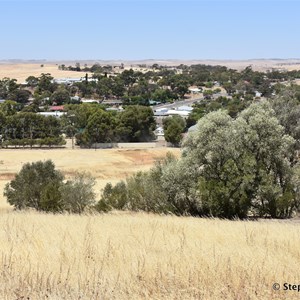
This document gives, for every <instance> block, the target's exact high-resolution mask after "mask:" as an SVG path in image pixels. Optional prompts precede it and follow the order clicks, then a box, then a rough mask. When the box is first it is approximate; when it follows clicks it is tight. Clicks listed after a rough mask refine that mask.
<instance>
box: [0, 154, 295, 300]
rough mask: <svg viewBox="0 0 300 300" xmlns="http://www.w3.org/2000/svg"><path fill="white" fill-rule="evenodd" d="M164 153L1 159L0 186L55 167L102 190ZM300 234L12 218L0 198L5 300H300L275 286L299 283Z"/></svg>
mask: <svg viewBox="0 0 300 300" xmlns="http://www.w3.org/2000/svg"><path fill="white" fill-rule="evenodd" d="M168 150H170V149H148V150H97V151H94V150H70V149H59V150H1V159H0V175H1V176H0V184H1V186H3V185H4V183H5V182H7V180H10V179H11V177H12V176H14V174H15V173H16V172H18V171H19V169H20V168H21V167H22V164H23V163H24V162H27V161H36V160H40V159H49V158H50V159H53V161H54V162H55V164H56V166H57V167H58V168H59V169H61V170H62V171H63V172H65V174H70V173H72V172H73V171H74V170H76V169H80V170H89V171H90V172H92V174H93V175H95V176H96V177H97V180H98V186H101V185H103V184H104V183H105V182H108V181H113V180H115V181H116V180H119V179H120V178H124V176H126V175H128V174H131V173H133V172H134V171H136V170H140V169H142V170H145V169H149V168H150V167H151V165H152V164H153V162H154V160H155V159H156V158H158V157H161V156H163V155H165V154H166V152H167V151H168ZM171 150H172V149H171ZM172 151H173V153H175V154H176V155H179V150H177V149H173V150H172ZM124 169H125V170H126V172H125V171H124ZM299 226H300V225H299V224H298V223H296V222H295V223H293V222H290V221H287V222H277V221H265V222H242V221H225V220H217V219H200V218H192V217H175V216H158V215H152V214H144V213H126V212H124V213H119V212H113V213H110V214H105V215H104V214H103V215H102V214H96V215H81V216H79V215H67V214H65V215H52V214H42V213H37V212H33V211H27V212H14V211H12V208H11V207H9V205H8V204H7V203H6V202H5V200H4V199H3V198H2V199H1V200H0V228H1V230H0V243H1V244H0V245H1V246H0V249H1V253H0V255H1V261H0V272H1V275H0V299H7V300H11V299H30V300H40V299H50V300H61V299H70V300H71V299H72V300H73V299H82V300H84V299H95V300H96V299H97V300H98V299H99V300H100V299H101V300H102V299H121V300H122V299H205V300H206V299H208V300H210V299H266V300H268V299H298V298H299V295H300V294H298V292H296V291H273V290H272V284H273V283H274V282H278V283H280V284H281V285H282V284H283V283H284V282H288V283H291V284H294V283H295V284H298V283H300V275H299V272H298V271H297V270H298V266H299V263H300V227H299Z"/></svg>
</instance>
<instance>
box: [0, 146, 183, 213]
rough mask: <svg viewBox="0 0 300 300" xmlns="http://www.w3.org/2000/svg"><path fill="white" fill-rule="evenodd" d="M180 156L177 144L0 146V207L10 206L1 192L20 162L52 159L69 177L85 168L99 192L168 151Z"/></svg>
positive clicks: (21, 163) (150, 164)
mask: <svg viewBox="0 0 300 300" xmlns="http://www.w3.org/2000/svg"><path fill="white" fill-rule="evenodd" d="M168 151H169V152H172V153H173V154H174V155H176V156H179V155H180V150H179V149H176V148H156V149H155V148H153V149H143V150H141V149H136V150H134V149H133V150H128V149H104V150H96V151H95V150H93V149H75V150H72V149H51V150H48V149H43V150H41V149H33V150H30V149H26V150H24V149H17V150H12V149H9V150H1V158H0V191H1V193H0V208H1V207H2V208H4V207H6V208H9V205H8V204H7V203H6V200H5V199H4V198H3V196H2V191H3V187H4V185H5V184H6V183H7V182H8V181H10V180H12V179H13V178H14V176H15V174H16V173H18V172H19V171H20V170H21V168H22V165H23V164H24V163H27V162H34V161H38V160H47V159H51V160H53V162H54V164H55V166H56V168H57V169H59V170H61V171H62V172H63V173H64V174H65V176H66V177H67V178H68V177H70V176H71V175H73V174H74V173H75V172H76V171H88V172H90V173H91V174H92V175H93V176H94V177H95V178H96V183H97V184H96V187H95V192H96V193H98V194H99V193H100V191H101V189H102V188H104V186H105V184H106V183H108V182H112V183H116V182H118V181H119V180H121V179H125V178H126V177H127V176H129V175H132V174H133V173H135V172H137V171H145V170H148V169H150V168H151V166H152V165H153V164H154V162H155V161H156V160H158V159H160V158H163V157H165V155H166V153H167V152H168Z"/></svg>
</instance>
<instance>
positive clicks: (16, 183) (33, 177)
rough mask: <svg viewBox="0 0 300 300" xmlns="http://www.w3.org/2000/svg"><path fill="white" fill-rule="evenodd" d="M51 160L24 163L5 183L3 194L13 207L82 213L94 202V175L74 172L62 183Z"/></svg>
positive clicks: (58, 172)
mask: <svg viewBox="0 0 300 300" xmlns="http://www.w3.org/2000/svg"><path fill="white" fill-rule="evenodd" d="M63 180H64V176H63V175H62V173H61V172H60V171H57V170H55V166H54V163H53V162H52V161H51V160H47V161H45V162H42V161H38V162H34V163H31V164H30V163H27V164H25V165H24V166H23V167H22V169H21V171H20V172H19V174H17V175H16V178H15V179H14V180H12V181H11V182H10V183H8V184H7V185H6V186H5V189H4V196H6V197H7V201H8V202H9V203H10V204H11V205H13V206H14V207H15V209H25V208H34V209H36V210H38V211H46V212H54V213H56V212H63V211H67V212H70V213H82V212H83V211H84V210H85V209H86V208H88V207H92V206H93V205H94V203H95V193H94V191H93V187H94V185H95V179H94V178H93V177H92V176H91V175H90V174H88V173H84V172H83V173H76V174H75V176H74V178H73V179H72V180H68V181H67V182H66V183H64V181H63Z"/></svg>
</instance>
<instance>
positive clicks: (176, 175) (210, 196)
mask: <svg viewBox="0 0 300 300" xmlns="http://www.w3.org/2000/svg"><path fill="white" fill-rule="evenodd" d="M295 142H296V140H295V139H294V138H293V137H292V136H290V135H288V134H287V133H286V128H285V127H283V126H282V125H280V123H279V120H278V118H277V117H276V113H275V111H274V110H273V109H272V107H271V105H270V104H269V103H268V102H262V103H259V104H252V105H251V106H250V107H249V108H247V109H246V110H244V111H243V112H242V113H240V114H239V115H238V117H237V118H236V119H233V118H231V117H230V116H229V115H228V114H227V112H226V111H217V112H213V113H210V114H208V115H206V116H205V117H203V118H202V119H200V121H199V122H198V125H197V130H196V131H194V132H192V133H189V134H188V136H187V138H186V139H185V140H184V141H183V144H182V145H183V148H182V158H181V159H180V160H178V161H177V160H174V159H173V160H166V161H165V162H164V163H160V164H158V165H157V166H155V167H154V168H153V169H152V170H151V171H150V172H144V173H138V174H136V175H134V176H132V177H131V178H129V179H127V182H126V184H125V183H123V190H122V195H123V196H122V197H121V198H122V203H123V206H122V209H133V210H146V211H154V212H172V213H176V214H179V215H181V214H191V215H206V216H216V217H224V218H235V217H239V218H244V217H247V216H249V215H250V214H251V215H256V216H257V215H258V216H271V217H290V216H291V215H292V213H293V212H294V211H295V210H296V209H297V208H298V206H299V198H300V197H299V190H300V187H299V186H298V185H299V184H298V182H299V181H298V180H297V178H298V177H299V176H300V175H299V174H300V172H299V169H300V168H299V167H298V165H296V166H294V162H295V157H296V156H295ZM297 176H298V177H297ZM116 194H118V193H117V192H116V190H115V189H114V188H113V187H111V193H110V203H113V201H112V199H115V197H116ZM108 198H109V197H107V195H104V196H103V197H102V200H101V201H102V203H106V202H107V199H108ZM111 208H117V207H116V206H114V205H111ZM119 208H120V207H119Z"/></svg>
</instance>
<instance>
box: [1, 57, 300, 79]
mask: <svg viewBox="0 0 300 300" xmlns="http://www.w3.org/2000/svg"><path fill="white" fill-rule="evenodd" d="M75 63H76V62H75V61H66V62H51V61H47V62H40V63H31V62H27V63H26V62H15V63H3V62H1V61H0V79H2V78H3V77H9V78H15V79H17V80H18V83H22V82H24V81H25V79H26V78H27V77H28V76H30V75H33V76H40V75H41V73H50V74H51V75H52V76H53V77H54V78H64V77H70V78H78V77H82V76H84V75H85V73H84V72H75V71H62V70H58V65H59V64H65V65H66V66H69V65H73V66H74V65H75ZM85 63H87V64H88V65H89V66H91V65H93V64H94V63H95V62H91V61H81V65H84V64H85ZM124 63H125V69H130V68H133V69H134V70H135V71H146V69H141V68H139V67H138V66H137V65H138V64H147V65H149V66H150V65H153V64H154V63H158V64H161V65H172V66H173V65H180V64H187V65H191V64H206V65H223V66H226V67H228V68H233V69H237V70H242V69H244V68H246V67H247V66H250V65H251V66H252V68H253V69H254V70H256V71H266V70H270V69H272V68H275V69H276V68H279V69H285V70H289V71H290V70H299V69H300V60H299V59H286V60H272V59H263V60H259V59H256V60H255V59H252V60H162V61H159V60H157V61H153V60H150V61H147V60H144V61H124ZM41 64H43V65H44V67H41ZM100 64H102V65H106V64H112V65H118V66H119V65H120V61H102V62H101V61H100ZM115 71H116V72H117V73H118V72H120V70H115Z"/></svg>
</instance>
